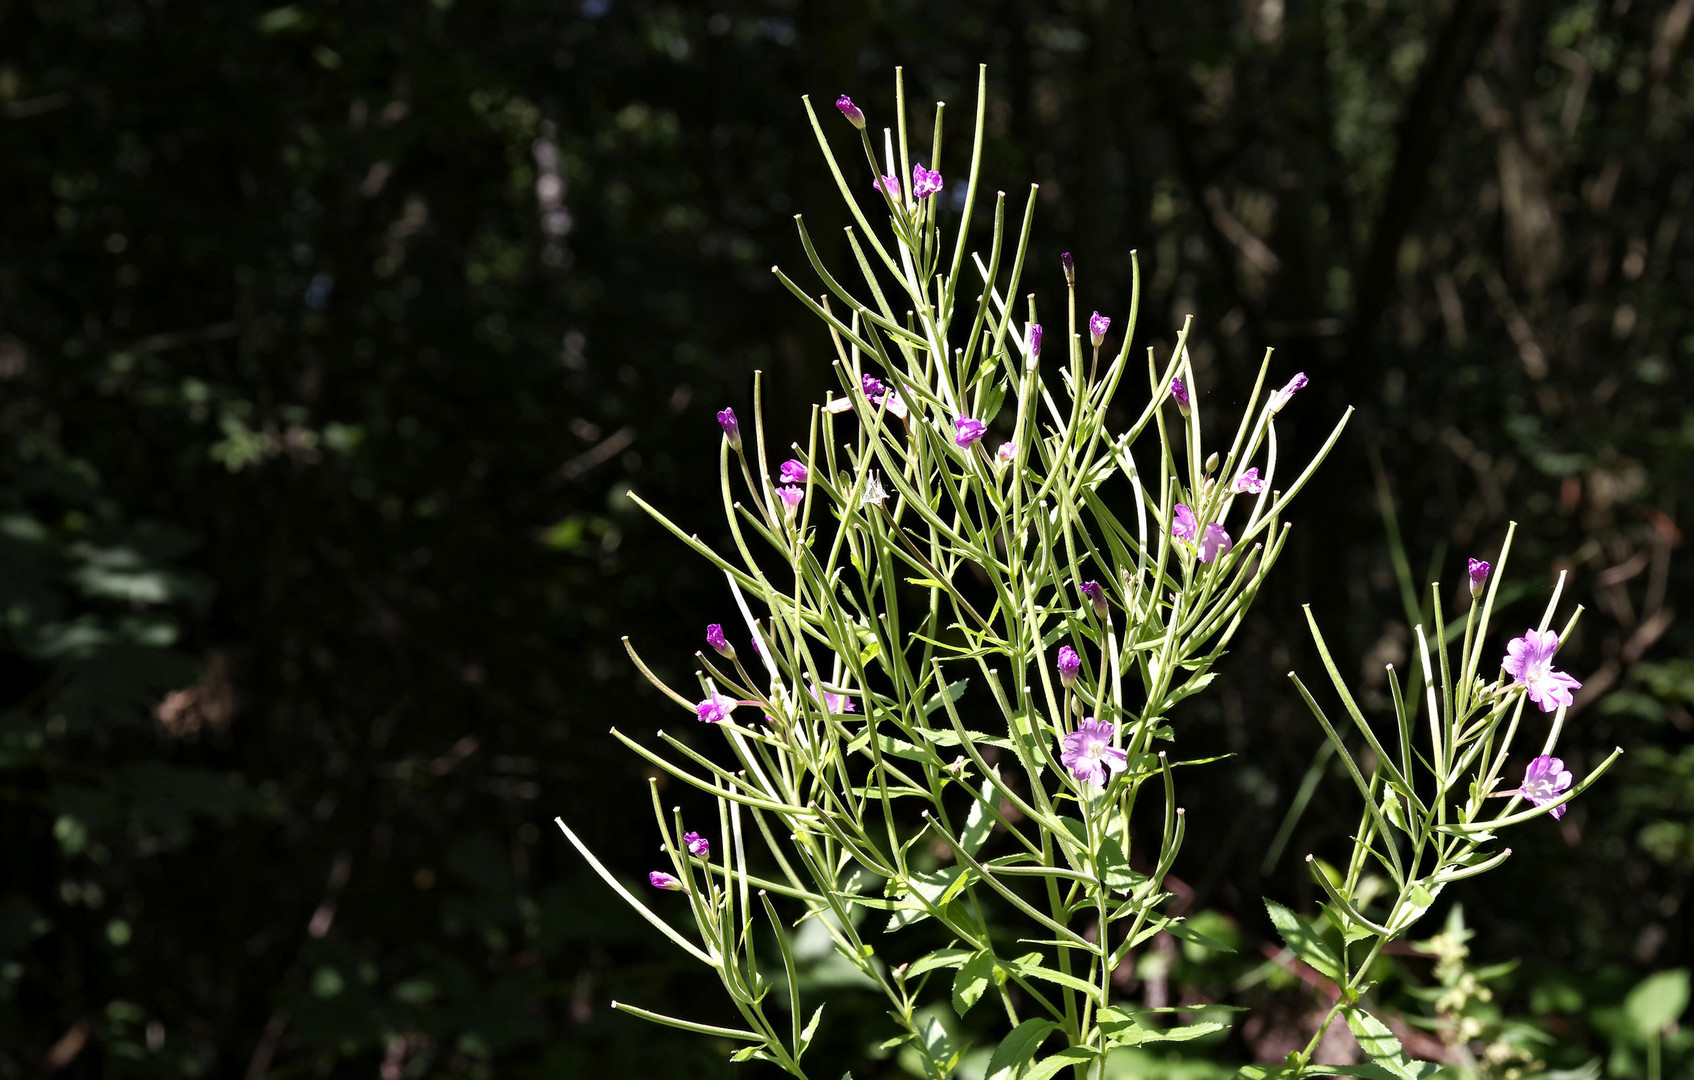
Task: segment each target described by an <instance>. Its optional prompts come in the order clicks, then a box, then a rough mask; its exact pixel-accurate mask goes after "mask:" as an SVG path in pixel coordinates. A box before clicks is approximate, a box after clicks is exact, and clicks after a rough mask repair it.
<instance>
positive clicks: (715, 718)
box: [694, 690, 737, 724]
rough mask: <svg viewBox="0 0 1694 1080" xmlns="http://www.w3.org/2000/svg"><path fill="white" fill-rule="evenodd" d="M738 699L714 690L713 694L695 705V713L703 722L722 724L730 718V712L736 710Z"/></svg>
mask: <svg viewBox="0 0 1694 1080" xmlns="http://www.w3.org/2000/svg"><path fill="white" fill-rule="evenodd" d="M736 704H737V703H736V701H735V699H733V698H726V697H724V696H723V695H722V694H720V693H718V692H717V691H716V690H713V691H712V693H711V696H709V697H708V698H706V700H705V701H702V702H701V703H700V704H698V705H696V706H694V715H695V716H697V717H699V718H700V722H701V723H702V724H721V723H723V722H724V721H725V720H728V719H729V714H730V713H732V712H734V711H735V706H736Z"/></svg>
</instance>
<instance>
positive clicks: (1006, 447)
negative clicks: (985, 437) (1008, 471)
mask: <svg viewBox="0 0 1694 1080" xmlns="http://www.w3.org/2000/svg"><path fill="white" fill-rule="evenodd" d="M994 456H995V457H997V458H999V459H1000V460H1001V461H1010V460H1012V459H1013V458H1015V457H1017V456H1018V444H1017V443H1015V442H1003V443H1001V444H1000V449H998V450H996V451H995V452H994Z"/></svg>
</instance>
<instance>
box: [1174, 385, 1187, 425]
mask: <svg viewBox="0 0 1694 1080" xmlns="http://www.w3.org/2000/svg"><path fill="white" fill-rule="evenodd" d="M1171 397H1172V398H1175V399H1176V411H1177V412H1179V413H1181V414H1182V415H1183V418H1184V419H1186V418H1187V417H1188V387H1187V385H1186V384H1185V383H1183V381H1182V380H1181V379H1172V380H1171Z"/></svg>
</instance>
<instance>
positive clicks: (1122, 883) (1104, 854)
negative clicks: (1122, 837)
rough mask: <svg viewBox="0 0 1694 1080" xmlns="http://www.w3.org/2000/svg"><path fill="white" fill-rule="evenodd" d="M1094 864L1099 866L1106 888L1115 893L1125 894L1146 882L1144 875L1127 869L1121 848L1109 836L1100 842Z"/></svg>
mask: <svg viewBox="0 0 1694 1080" xmlns="http://www.w3.org/2000/svg"><path fill="white" fill-rule="evenodd" d="M1095 862H1096V863H1097V864H1098V866H1099V871H1100V877H1101V879H1102V880H1104V881H1105V883H1106V888H1108V889H1110V890H1112V891H1113V892H1115V893H1120V894H1122V893H1127V892H1129V891H1130V890H1131V889H1134V888H1135V887H1136V886H1137V885H1141V884H1143V883H1144V882H1146V880H1147V876H1146V875H1145V874H1138V873H1136V872H1135V871H1134V870H1131V869H1130V868H1129V860H1128V859H1127V858H1125V857H1124V853H1123V848H1121V847H1119V846H1118V842H1117V841H1116V840H1114V839H1112V838H1111V837H1109V836H1108V837H1106V838H1105V839H1104V840H1103V841H1101V843H1100V851H1099V853H1098V854H1096V855H1095Z"/></svg>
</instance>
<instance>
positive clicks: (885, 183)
mask: <svg viewBox="0 0 1694 1080" xmlns="http://www.w3.org/2000/svg"><path fill="white" fill-rule="evenodd" d="M871 186H872V187H874V188H876V189H877V190H878V191H880V192H882V193H883V194H884V195H887V196H888V197H889V198H890V199H893V200H894V201H895V202H899V201H900V178H899V177H898V176H882V177H879V178H877V179H876V180H875V181H873V182H872V184H871Z"/></svg>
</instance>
